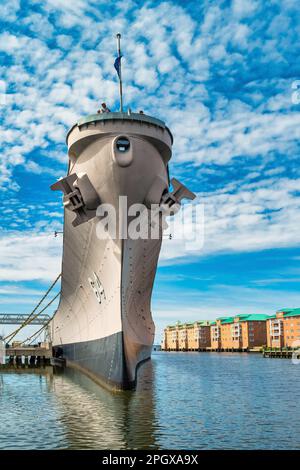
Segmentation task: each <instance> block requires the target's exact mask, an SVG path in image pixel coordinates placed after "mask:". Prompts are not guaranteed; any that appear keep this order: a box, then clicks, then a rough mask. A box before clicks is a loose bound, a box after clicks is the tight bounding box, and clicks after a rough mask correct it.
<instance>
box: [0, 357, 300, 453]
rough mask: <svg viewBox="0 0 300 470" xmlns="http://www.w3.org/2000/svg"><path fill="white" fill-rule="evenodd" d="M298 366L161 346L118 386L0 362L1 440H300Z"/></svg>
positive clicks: (272, 445) (65, 443)
mask: <svg viewBox="0 0 300 470" xmlns="http://www.w3.org/2000/svg"><path fill="white" fill-rule="evenodd" d="M299 367H300V366H297V365H294V364H292V362H291V361H288V360H283V359H276V360H275V359H265V358H263V357H262V356H261V355H256V354H238V353H236V354H232V353H224V354H218V353H184V354H182V353H164V352H158V353H154V354H153V356H152V360H151V361H148V362H147V363H145V364H144V365H143V366H141V368H140V369H139V381H138V388H137V390H136V391H123V392H115V393H112V392H110V391H108V390H105V389H102V388H101V387H99V386H98V385H96V384H94V383H93V382H92V381H91V380H90V379H88V378H87V377H85V376H83V375H81V374H79V373H78V372H74V371H72V370H68V371H64V372H61V371H60V372H55V371H53V370H52V368H48V369H45V370H44V371H43V372H41V371H40V370H32V371H30V372H24V373H14V372H8V371H2V372H0V407H1V413H2V416H1V420H0V449H143V448H144V449H145V448H146V449H157V448H162V449H166V448H167V449H172V448H173V449H174V448H175V449H176V448H180V449H226V448H233V449H300V441H299V433H300V409H299V406H298V404H299V399H300V374H299ZM287 386H288V389H289V390H290V391H291V390H292V391H291V392H290V393H285V392H286V390H287Z"/></svg>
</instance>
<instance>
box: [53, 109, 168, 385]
mask: <svg viewBox="0 0 300 470" xmlns="http://www.w3.org/2000/svg"><path fill="white" fill-rule="evenodd" d="M124 136H125V138H126V139H128V141H129V142H130V148H129V150H128V151H126V152H118V149H117V148H116V142H117V140H118V139H124ZM171 144H172V137H171V134H170V132H169V130H168V129H167V128H166V127H165V126H164V124H163V123H161V121H158V120H155V119H153V120H152V121H151V118H149V117H146V116H145V117H144V116H142V117H140V116H138V115H132V116H131V117H128V115H120V113H110V115H109V116H98V115H96V116H91V117H89V118H88V119H87V120H86V121H84V122H83V123H82V124H78V125H76V126H74V128H72V130H71V131H70V133H69V135H68V148H69V158H70V164H69V172H68V177H67V178H69V179H67V178H66V180H67V181H69V182H70V181H71V183H68V184H69V186H66V183H65V182H64V181H62V182H58V183H56V184H55V185H54V186H53V189H62V190H64V192H65V197H64V205H65V214H64V234H63V238H64V240H63V259H62V286H61V297H60V303H59V307H58V310H57V312H56V314H55V317H54V319H53V321H52V325H51V327H52V328H51V330H52V341H53V347H54V353H55V355H56V356H60V357H63V358H64V359H66V364H67V366H68V365H69V366H72V367H75V368H77V369H79V370H81V371H82V372H84V373H85V374H87V375H89V376H90V377H91V378H92V379H94V380H95V381H96V382H98V383H101V384H104V385H107V386H109V387H112V388H113V389H120V390H122V389H130V388H133V387H134V386H135V384H136V375H137V367H138V365H139V364H141V363H142V362H143V361H145V360H147V359H149V358H150V356H151V350H152V344H153V340H154V334H155V327H154V322H153V320H152V314H151V294H152V288H153V283H154V278H155V273H156V268H157V262H158V257H159V252H160V248H161V234H160V237H158V238H156V239H151V237H148V238H147V239H144V238H139V239H132V238H131V237H130V235H129V236H128V237H125V239H124V238H123V237H120V236H119V233H120V232H119V231H118V230H117V236H116V237H110V236H108V237H107V238H103V237H101V236H100V235H99V230H98V229H99V224H101V221H100V219H99V217H98V216H97V215H96V211H95V208H96V207H99V206H100V207H101V206H103V205H104V204H110V205H111V206H113V207H114V208H115V210H116V215H117V218H119V217H120V210H119V197H120V196H125V197H126V199H127V205H128V207H131V206H132V204H144V205H145V206H146V207H149V206H150V205H151V204H159V203H160V201H161V199H162V196H163V194H165V193H166V192H168V186H169V178H168V171H167V163H168V160H169V158H170V156H171ZM70 178H71V179H70ZM73 183H74V186H71V185H72V184H73ZM60 186H61V187H60ZM66 188H67V189H66ZM78 188H79V189H80V191H79V189H78ZM68 191H69V192H70V196H69V194H68ZM147 210H148V211H149V209H147ZM147 223H148V222H147ZM120 225H122V230H123V228H124V227H125V228H126V229H128V227H129V221H128V220H124V219H122V217H121V222H120ZM148 227H150V222H149V225H148ZM118 228H119V227H118Z"/></svg>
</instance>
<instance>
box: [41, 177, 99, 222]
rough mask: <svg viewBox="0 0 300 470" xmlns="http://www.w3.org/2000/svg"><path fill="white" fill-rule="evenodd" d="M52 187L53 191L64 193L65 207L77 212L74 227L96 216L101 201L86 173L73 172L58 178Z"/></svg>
mask: <svg viewBox="0 0 300 470" xmlns="http://www.w3.org/2000/svg"><path fill="white" fill-rule="evenodd" d="M50 187H51V189H52V191H62V192H63V193H64V196H63V205H64V207H65V208H66V209H68V210H70V211H73V212H74V213H75V214H76V217H75V219H74V220H73V222H72V225H73V226H74V227H76V226H77V225H80V224H83V223H84V222H87V221H88V220H90V219H92V218H94V217H95V216H96V210H97V207H98V206H99V205H100V204H101V201H100V198H99V196H98V193H97V191H96V190H95V188H94V186H93V185H92V183H91V182H90V180H89V177H88V175H87V174H86V173H83V174H79V175H77V174H76V173H73V174H71V175H68V176H66V177H65V178H62V179H60V180H58V181H57V182H56V183H54V184H52V185H51V186H50Z"/></svg>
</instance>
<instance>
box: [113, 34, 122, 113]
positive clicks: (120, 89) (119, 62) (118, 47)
mask: <svg viewBox="0 0 300 470" xmlns="http://www.w3.org/2000/svg"><path fill="white" fill-rule="evenodd" d="M116 37H117V49H118V57H117V58H116V60H115V63H114V67H115V69H116V71H117V74H118V77H119V93H120V113H123V89H122V70H121V58H122V54H121V34H120V33H118V34H117V36H116Z"/></svg>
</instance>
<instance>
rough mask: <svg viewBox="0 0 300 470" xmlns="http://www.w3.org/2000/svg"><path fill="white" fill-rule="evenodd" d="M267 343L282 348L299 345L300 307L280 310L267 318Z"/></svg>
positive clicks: (272, 346) (271, 346) (269, 345)
mask: <svg viewBox="0 0 300 470" xmlns="http://www.w3.org/2000/svg"><path fill="white" fill-rule="evenodd" d="M297 343H298V344H297ZM267 345H268V347H270V348H280V349H281V348H293V347H295V348H297V347H299V345H300V308H293V309H282V310H278V311H277V312H276V314H275V315H274V316H272V317H270V318H269V319H268V320H267Z"/></svg>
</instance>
